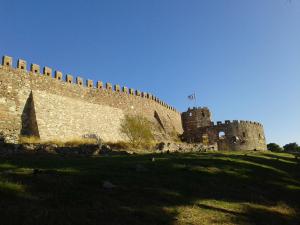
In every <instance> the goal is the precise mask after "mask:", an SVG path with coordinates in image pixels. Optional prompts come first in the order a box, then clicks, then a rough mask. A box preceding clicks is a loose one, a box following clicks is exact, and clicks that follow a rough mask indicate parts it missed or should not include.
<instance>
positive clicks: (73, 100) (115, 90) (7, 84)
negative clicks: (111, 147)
mask: <svg viewBox="0 0 300 225" xmlns="http://www.w3.org/2000/svg"><path fill="white" fill-rule="evenodd" d="M85 83H86V85H85V84H84V80H83V79H82V78H81V77H77V78H76V81H74V80H73V76H71V75H67V76H66V77H65V79H64V78H63V75H62V73H61V72H60V71H55V74H54V77H52V69H51V68H48V67H45V68H44V69H43V71H42V72H41V71H40V67H39V66H38V65H36V64H32V65H31V67H30V71H27V65H26V61H24V60H19V61H18V63H17V68H13V67H12V59H11V58H10V57H4V58H3V63H2V66H0V131H1V132H3V133H4V134H5V136H6V138H7V140H8V141H10V142H14V141H16V140H17V139H18V137H19V135H35V136H39V137H40V138H41V139H42V140H50V139H63V140H66V139H72V138H75V137H79V136H83V135H94V134H96V135H98V136H100V137H101V138H102V139H104V140H105V141H120V140H124V136H122V135H121V133H120V131H119V127H120V123H121V121H122V119H123V118H124V116H125V115H126V114H129V115H142V116H144V117H146V118H147V119H148V120H150V121H151V122H153V124H154V125H155V127H156V131H155V135H156V137H157V138H158V139H168V138H170V134H172V133H174V132H176V133H179V134H180V133H182V131H183V130H182V124H181V114H180V113H179V112H178V111H176V110H175V109H174V108H173V107H171V106H169V105H168V104H166V103H165V102H163V101H161V100H160V99H158V98H157V97H155V96H153V95H151V94H149V93H145V92H140V91H135V90H133V89H128V88H126V87H122V88H121V87H120V86H119V85H114V86H112V85H111V84H110V83H107V84H106V85H105V86H104V85H103V83H102V82H101V81H98V82H97V84H96V87H95V86H94V82H93V81H92V80H86V82H85Z"/></svg>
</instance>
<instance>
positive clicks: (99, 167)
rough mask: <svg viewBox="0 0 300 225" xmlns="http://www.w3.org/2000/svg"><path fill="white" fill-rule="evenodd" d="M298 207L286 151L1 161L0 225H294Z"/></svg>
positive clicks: (293, 163) (293, 165)
mask: <svg viewBox="0 0 300 225" xmlns="http://www.w3.org/2000/svg"><path fill="white" fill-rule="evenodd" d="M153 157H155V160H154V161H153V160H152V158H153ZM105 181H109V182H111V183H112V184H113V185H115V187H113V188H104V187H103V182H105ZM299 210H300V160H299V159H298V160H297V159H295V157H294V156H293V155H290V154H275V153H255V152H252V153H232V152H222V153H197V154H178V153H177V154H162V155H161V154H156V155H130V156H127V155H126V156H125V155H124V156H100V157H66V158H64V157H62V156H55V155H52V156H45V155H31V156H29V155H27V156H9V157H0V224H1V225H10V224H18V225H20V224H24V225H41V224H42V225H47V224H55V225H60V224H64V225H65V224H72V225H73V224H80V225H83V224H84V225H88V224H93V225H94V224H105V225H109V224H130V225H134V224H164V225H165V224H166V225H168V224H204V225H205V224H209V225H211V224H266V225H270V224H278V225H282V224H295V225H296V224H300V211H299Z"/></svg>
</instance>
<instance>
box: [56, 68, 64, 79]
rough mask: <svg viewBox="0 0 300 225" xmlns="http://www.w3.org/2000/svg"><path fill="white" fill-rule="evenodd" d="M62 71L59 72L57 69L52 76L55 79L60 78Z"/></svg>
mask: <svg viewBox="0 0 300 225" xmlns="http://www.w3.org/2000/svg"><path fill="white" fill-rule="evenodd" d="M62 76H63V75H62V72H60V71H58V70H56V71H55V74H54V78H55V79H56V80H62Z"/></svg>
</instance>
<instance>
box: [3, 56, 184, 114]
mask: <svg viewBox="0 0 300 225" xmlns="http://www.w3.org/2000/svg"><path fill="white" fill-rule="evenodd" d="M0 68H2V69H7V70H14V71H15V72H16V73H20V74H24V73H25V74H28V75H36V76H45V77H47V78H49V79H53V80H56V81H59V82H65V83H67V84H70V85H78V86H80V87H83V88H90V89H98V90H99V91H108V92H115V93H120V94H125V95H127V96H132V97H138V98H147V99H149V100H151V101H154V102H156V103H157V104H160V105H162V106H164V107H166V108H167V109H169V110H172V111H174V112H177V113H179V112H178V111H177V110H176V109H175V108H174V107H172V106H169V105H168V104H166V103H165V102H164V101H162V100H160V99H159V98H157V97H156V96H154V95H152V94H150V93H147V92H143V91H139V90H135V89H133V88H127V87H125V86H123V87H122V88H121V86H120V85H119V84H115V85H113V84H111V83H109V82H107V83H105V85H103V82H102V81H97V82H96V86H95V85H94V81H93V80H90V79H83V78H82V77H81V76H77V77H76V78H75V82H74V77H73V76H72V75H71V74H66V75H65V76H64V75H63V73H62V72H61V71H58V70H55V71H54V70H52V68H50V67H47V66H45V67H43V69H41V67H40V66H39V65H38V64H34V63H32V64H30V69H29V71H28V68H27V62H26V61H25V60H23V59H18V61H17V65H16V68H14V67H13V58H12V57H10V56H3V58H2V66H1V67H0ZM53 71H54V74H53Z"/></svg>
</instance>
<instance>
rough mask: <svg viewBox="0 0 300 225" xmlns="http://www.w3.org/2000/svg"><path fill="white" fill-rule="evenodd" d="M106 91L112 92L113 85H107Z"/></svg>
mask: <svg viewBox="0 0 300 225" xmlns="http://www.w3.org/2000/svg"><path fill="white" fill-rule="evenodd" d="M106 90H108V91H112V84H111V83H106Z"/></svg>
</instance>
